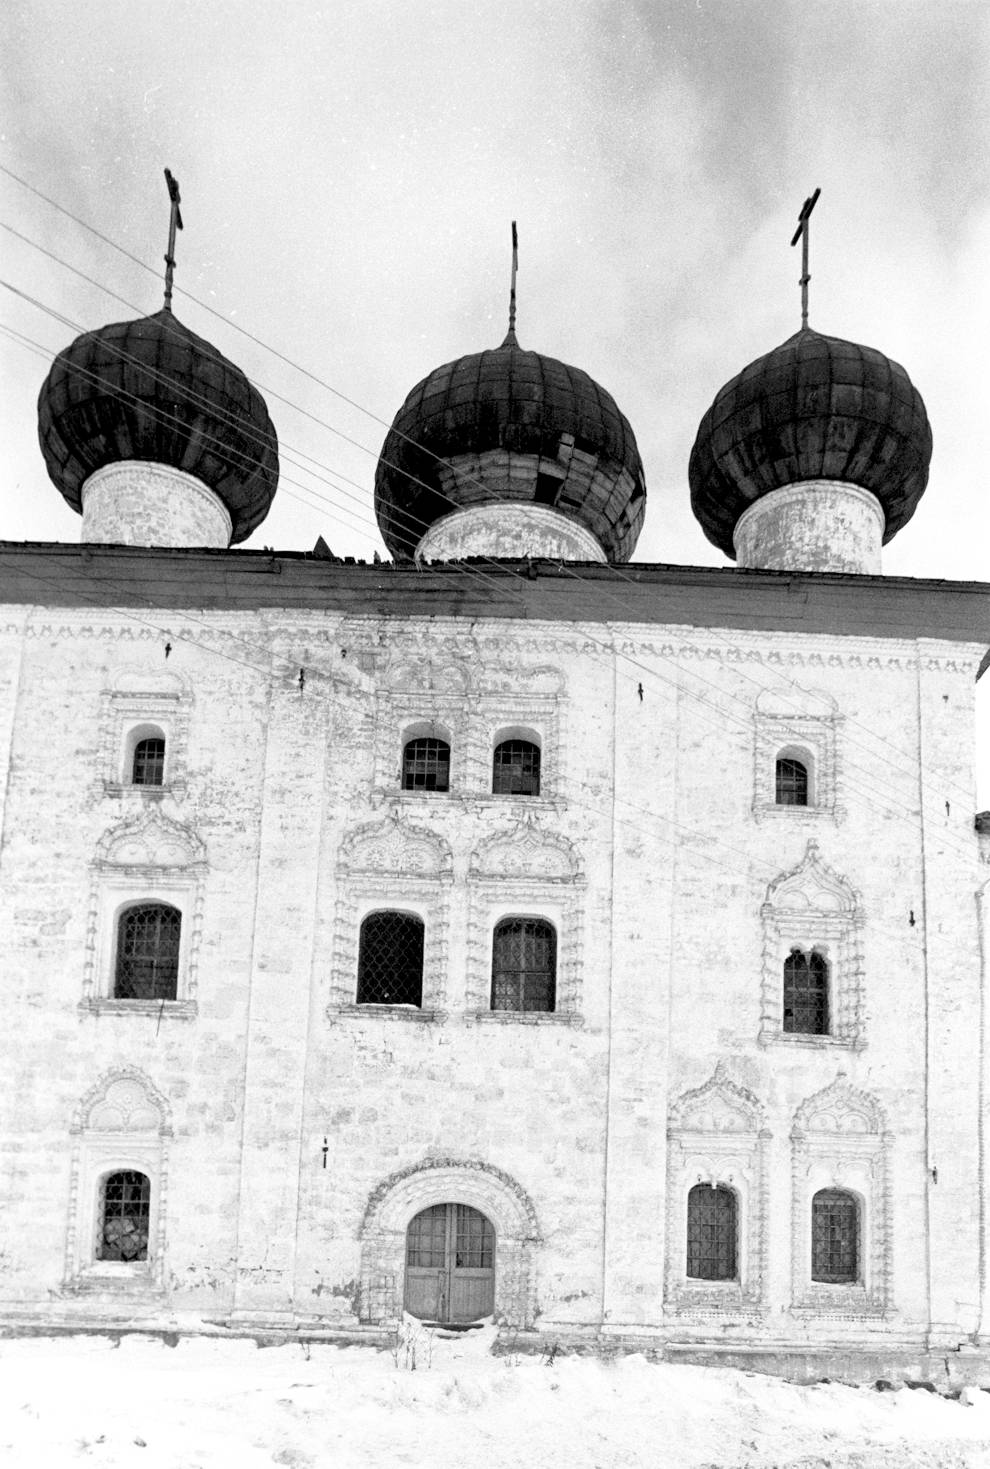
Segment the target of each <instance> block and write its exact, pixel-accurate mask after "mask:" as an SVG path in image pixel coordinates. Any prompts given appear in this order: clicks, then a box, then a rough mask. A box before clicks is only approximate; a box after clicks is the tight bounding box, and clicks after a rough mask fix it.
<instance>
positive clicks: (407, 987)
mask: <svg viewBox="0 0 990 1469" xmlns="http://www.w3.org/2000/svg"><path fill="white" fill-rule="evenodd" d="M423 933H424V929H423V920H422V919H421V918H417V917H416V915H415V914H414V913H369V914H368V916H367V918H366V919H365V920H364V922H363V923H362V924H361V940H360V945H359V949H358V982H357V1002H358V1004H359V1005H415V1006H417V1007H419V1006H421V1005H422V1003H423Z"/></svg>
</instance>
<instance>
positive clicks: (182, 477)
mask: <svg viewBox="0 0 990 1469" xmlns="http://www.w3.org/2000/svg"><path fill="white" fill-rule="evenodd" d="M82 501H83V520H82V530H81V533H80V539H81V540H82V541H84V542H86V543H88V544H92V545H95V544H97V543H99V542H109V543H110V544H111V545H118V546H213V547H215V548H217V549H219V550H226V548H227V547H228V546H229V545H230V537H231V533H232V528H233V527H232V522H231V519H230V515H229V513H228V511H227V508H226V506H225V505H224V504H223V502H222V500H221V499H220V498H219V496H218V495H215V494H214V492H213V491H212V490H211V489H210V488H209V487H208V486H207V485H204V484H203V482H202V480H198V479H196V478H195V476H194V475H191V474H185V473H184V472H183V471H182V470H181V469H173V468H172V467H171V466H170V465H166V464H150V463H148V462H147V461H146V460H138V459H120V460H117V461H116V463H114V464H106V465H104V467H103V468H102V469H98V470H97V471H96V473H95V474H91V475H90V477H89V479H88V480H87V481H86V483H85V484H84V485H83V487H82Z"/></svg>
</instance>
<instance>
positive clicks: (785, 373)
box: [688, 327, 932, 558]
mask: <svg viewBox="0 0 990 1469" xmlns="http://www.w3.org/2000/svg"><path fill="white" fill-rule="evenodd" d="M931 455H932V433H931V429H930V427H929V425H928V415H927V414H926V412H925V405H924V403H923V402H922V400H921V395H920V393H919V392H918V390H917V389H916V388H915V387H914V386H913V384H912V382H911V380H910V378H909V377H908V375H907V373H906V372H905V371H904V368H903V367H901V366H900V365H899V364H898V363H896V362H892V361H891V360H890V358H889V357H885V356H884V355H883V353H882V352H877V351H875V350H874V349H873V348H872V347H860V346H857V345H856V344H855V343H854V342H844V341H841V340H840V339H839V338H838V337H827V336H823V335H822V334H821V333H820V332H815V331H811V330H810V328H807V327H804V328H802V330H801V331H799V332H796V333H795V335H794V336H793V337H789V338H788V340H787V341H786V342H783V343H781V345H780V346H779V347H777V348H775V349H774V351H772V352H769V353H768V354H767V355H766V356H765V357H760V358H758V359H757V360H756V361H755V362H752V363H750V365H749V367H746V368H744V369H743V371H742V372H741V373H740V374H739V375H738V377H734V378H733V379H732V381H731V382H729V383H726V385H725V387H724V388H722V389H721V391H720V392H719V393H718V394H717V396H716V398H715V401H714V403H713V404H712V406H711V407H710V408H709V410H708V412H707V413H706V414H705V416H704V418H703V419H702V420H701V425H700V427H699V429H698V436H697V438H696V440H695V444H694V448H693V449H692V451H691V461H690V466H689V469H688V478H689V480H690V484H691V507H692V509H693V510H694V513H695V515H696V516H697V518H698V520H699V521H700V522H701V526H702V529H703V530H704V532H705V535H706V536H707V537H708V539H709V540H710V541H712V542H713V543H714V544H715V545H716V546H719V547H720V548H721V549H722V550H723V551H724V552H725V553H726V555H728V556H731V557H733V558H735V554H736V553H735V548H734V545H733V531H734V529H735V526H736V523H737V522H738V520H739V517H740V516H741V515H742V514H743V512H744V511H745V510H746V509H747V508H748V507H749V506H750V505H752V504H753V503H754V501H756V500H759V499H760V498H761V497H762V496H764V495H768V494H770V493H771V491H773V490H779V489H783V488H784V486H785V485H791V484H795V483H798V482H801V481H808V480H811V481H814V480H832V481H835V480H838V481H845V482H846V483H849V484H853V485H857V486H858V487H859V488H860V489H864V490H868V491H870V493H871V494H873V495H874V496H876V499H877V500H878V501H879V502H880V506H881V508H882V510H883V512H884V516H885V519H886V524H885V528H884V533H883V540H884V541H885V542H886V541H889V540H890V539H891V537H892V536H894V535H896V533H897V532H898V531H899V530H900V528H901V526H903V525H906V523H907V522H908V521H909V520H910V519H911V516H912V515H913V514H914V512H915V509H916V508H917V505H918V501H919V500H920V499H921V496H922V494H923V493H924V489H925V485H926V484H927V482H928V466H929V462H930V460H931ZM808 493H809V494H814V486H813V485H809V486H808Z"/></svg>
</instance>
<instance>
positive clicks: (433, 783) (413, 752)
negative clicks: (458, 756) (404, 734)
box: [402, 736, 450, 791]
mask: <svg viewBox="0 0 990 1469" xmlns="http://www.w3.org/2000/svg"><path fill="white" fill-rule="evenodd" d="M402 789H403V790H404V791H447V790H449V789H450V746H449V745H448V744H447V741H446V740H434V739H428V738H426V737H425V736H421V737H419V738H417V739H414V740H407V741H406V746H405V749H404V750H403V751H402Z"/></svg>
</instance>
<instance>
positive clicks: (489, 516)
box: [416, 455, 606, 561]
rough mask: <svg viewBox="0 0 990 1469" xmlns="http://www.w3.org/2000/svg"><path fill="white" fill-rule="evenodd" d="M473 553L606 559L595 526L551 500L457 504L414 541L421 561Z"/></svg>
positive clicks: (462, 558)
mask: <svg viewBox="0 0 990 1469" xmlns="http://www.w3.org/2000/svg"><path fill="white" fill-rule="evenodd" d="M514 457H516V458H523V457H526V456H522V455H517V456H514ZM530 457H531V456H530ZM499 458H502V459H504V458H505V456H504V455H499ZM469 556H493V557H498V556H501V557H509V558H516V557H520V558H521V557H523V556H550V557H553V558H554V559H556V560H558V561H605V559H606V557H605V552H604V551H603V550H602V548H601V546H600V545H599V544H598V542H597V540H596V539H595V537H594V536H593V535H592V533H591V531H590V530H587V529H586V528H585V527H584V526H583V525H579V524H578V522H577V521H576V520H573V519H571V518H570V517H569V516H567V515H562V514H561V512H560V511H559V510H553V509H551V508H550V507H549V506H547V505H525V504H513V503H512V502H511V501H503V502H502V503H501V504H497V505H470V506H468V507H467V509H464V510H455V511H453V512H452V513H451V514H450V515H445V516H444V517H443V519H442V520H438V521H437V522H436V523H435V524H434V525H431V526H430V528H429V530H428V531H427V532H426V534H425V535H424V536H423V538H422V540H421V541H420V543H419V545H418V546H417V547H416V559H417V560H418V561H465V560H467V558H468V557H469Z"/></svg>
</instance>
